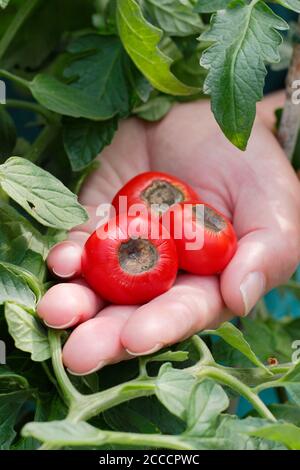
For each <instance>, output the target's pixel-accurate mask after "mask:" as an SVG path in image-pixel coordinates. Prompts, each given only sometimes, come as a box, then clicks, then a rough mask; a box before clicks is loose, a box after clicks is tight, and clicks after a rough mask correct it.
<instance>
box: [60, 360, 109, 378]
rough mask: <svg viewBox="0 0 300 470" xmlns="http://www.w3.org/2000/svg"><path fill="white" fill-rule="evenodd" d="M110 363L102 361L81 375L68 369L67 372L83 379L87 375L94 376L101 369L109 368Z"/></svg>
mask: <svg viewBox="0 0 300 470" xmlns="http://www.w3.org/2000/svg"><path fill="white" fill-rule="evenodd" d="M107 364H108V362H106V361H100V362H99V364H98V365H97V366H96V367H94V368H93V369H91V370H89V371H87V372H84V373H79V372H74V371H73V370H71V369H69V368H67V371H68V372H69V373H70V374H71V375H76V376H77V377H83V376H85V375H90V374H93V373H94V372H97V371H98V370H99V369H102V368H103V367H104V366H107Z"/></svg>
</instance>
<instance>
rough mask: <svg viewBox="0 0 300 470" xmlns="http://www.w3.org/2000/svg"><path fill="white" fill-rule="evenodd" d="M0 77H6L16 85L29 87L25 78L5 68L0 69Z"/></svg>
mask: <svg viewBox="0 0 300 470" xmlns="http://www.w3.org/2000/svg"><path fill="white" fill-rule="evenodd" d="M0 77H3V78H7V79H8V80H11V81H12V82H15V83H16V84H17V85H20V86H22V87H24V88H27V89H29V88H30V82H29V81H28V80H25V78H21V77H19V76H18V75H15V74H14V73H11V72H8V71H7V70H3V69H0Z"/></svg>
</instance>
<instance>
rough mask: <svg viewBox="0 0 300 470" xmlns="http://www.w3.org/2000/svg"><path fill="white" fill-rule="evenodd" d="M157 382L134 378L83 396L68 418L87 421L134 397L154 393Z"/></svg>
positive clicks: (75, 420) (74, 420)
mask: <svg viewBox="0 0 300 470" xmlns="http://www.w3.org/2000/svg"><path fill="white" fill-rule="evenodd" d="M154 393H155V383H154V381H153V380H152V379H150V378H149V379H147V380H139V379H137V380H132V381H130V382H125V383H124V384H120V385H117V386H115V387H112V388H110V389H108V390H104V391H103V392H99V393H94V394H93V395H87V396H82V395H81V400H80V403H79V404H78V405H76V403H75V404H74V406H73V407H72V408H71V410H70V414H69V416H68V419H70V420H71V421H73V422H78V421H87V420H88V419H90V418H92V417H93V416H97V415H98V414H99V413H102V412H103V411H105V410H107V409H109V408H112V407H114V406H117V405H120V404H121V403H124V402H126V401H129V400H133V399H134V398H140V397H147V396H150V395H154Z"/></svg>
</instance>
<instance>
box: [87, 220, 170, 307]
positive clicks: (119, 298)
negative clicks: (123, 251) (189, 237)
mask: <svg viewBox="0 0 300 470" xmlns="http://www.w3.org/2000/svg"><path fill="white" fill-rule="evenodd" d="M133 220H134V222H135V223H138V224H140V225H139V227H140V230H139V234H140V238H139V240H144V239H145V240H149V241H150V242H151V247H152V246H154V247H155V248H154V250H155V252H156V254H157V258H156V262H155V264H154V265H153V266H151V267H150V268H149V269H148V270H147V271H145V272H140V273H138V274H132V273H129V272H128V271H126V270H124V269H123V267H122V266H121V262H120V247H121V245H122V247H124V246H127V245H126V244H127V243H128V242H130V241H131V238H130V237H129V236H128V233H127V232H128V222H129V223H130V222H132V221H133ZM112 221H115V226H116V228H112V229H109V228H108V224H105V225H104V226H102V227H101V228H100V229H98V230H100V231H101V234H102V235H101V237H100V238H99V236H98V233H99V232H98V230H97V231H96V232H94V233H93V234H92V235H91V236H90V238H89V239H88V241H87V242H86V244H85V247H84V250H83V256H82V273H83V277H84V278H85V279H86V281H87V282H88V284H89V285H90V286H91V287H92V288H93V289H94V290H95V291H96V292H97V293H98V294H100V295H101V296H102V297H103V298H104V299H105V300H108V301H110V302H112V303H114V304H121V305H139V304H143V303H146V302H149V301H150V300H152V299H153V298H155V297H157V296H158V295H160V294H163V293H164V292H166V291H167V290H169V289H170V288H171V287H172V285H173V284H174V282H175V279H176V276H177V271H178V257H177V251H176V245H175V243H174V241H173V240H172V238H171V237H170V235H169V234H167V238H166V239H163V234H166V230H165V229H164V228H163V227H160V230H159V238H158V239H154V240H153V239H151V233H150V232H151V226H150V223H149V220H148V218H144V217H127V215H126V214H122V215H120V216H117V217H116V218H115V219H112ZM159 225H160V224H159ZM103 232H105V234H104V236H103ZM120 232H121V233H122V234H123V236H124V239H123V240H120V237H119V233H120ZM151 249H152V248H151ZM126 259H127V258H126Z"/></svg>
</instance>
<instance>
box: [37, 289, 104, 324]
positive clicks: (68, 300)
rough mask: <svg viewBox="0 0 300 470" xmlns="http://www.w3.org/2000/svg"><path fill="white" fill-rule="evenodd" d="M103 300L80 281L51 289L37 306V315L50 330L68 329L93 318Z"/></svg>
mask: <svg viewBox="0 0 300 470" xmlns="http://www.w3.org/2000/svg"><path fill="white" fill-rule="evenodd" d="M103 306H104V302H103V300H102V299H101V298H100V297H99V296H98V295H96V294H95V293H94V292H93V291H92V290H91V289H90V288H89V287H88V286H87V285H86V284H85V283H84V281H83V280H81V281H80V282H79V283H75V282H72V283H63V284H57V285H56V286H54V287H51V289H49V290H48V291H47V292H46V294H45V295H44V297H43V298H42V299H41V301H40V302H39V303H38V305H37V313H38V315H39V316H40V317H41V318H42V320H43V321H44V323H45V324H46V325H47V326H49V327H51V328H58V329H63V328H70V327H72V326H74V325H77V324H78V323H81V322H85V321H87V320H89V319H90V318H92V317H94V316H95V315H96V314H97V313H98V312H99V311H100V310H101V309H102V308H103Z"/></svg>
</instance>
